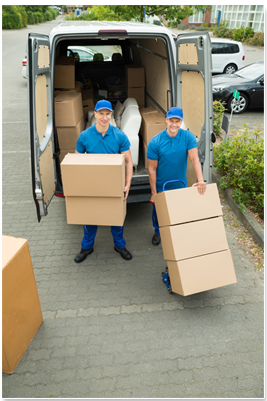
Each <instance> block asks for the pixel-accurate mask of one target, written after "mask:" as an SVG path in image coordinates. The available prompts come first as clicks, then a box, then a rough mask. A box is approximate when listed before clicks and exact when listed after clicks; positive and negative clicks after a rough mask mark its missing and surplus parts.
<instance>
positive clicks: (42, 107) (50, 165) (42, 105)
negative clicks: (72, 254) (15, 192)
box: [28, 33, 56, 222]
mask: <svg viewBox="0 0 267 401" xmlns="http://www.w3.org/2000/svg"><path fill="white" fill-rule="evenodd" d="M28 106H29V107H28V110H29V133H30V146H31V173H32V190H33V199H34V202H35V205H36V210H37V217H38V221H39V222H40V220H41V217H42V216H45V215H47V208H48V205H49V203H50V201H51V199H52V197H53V195H54V193H55V187H56V169H55V160H54V144H53V118H52V108H53V97H52V88H51V62H50V44H49V38H48V36H46V35H39V34H35V33H30V34H29V37H28Z"/></svg>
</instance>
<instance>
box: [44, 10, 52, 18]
mask: <svg viewBox="0 0 267 401" xmlns="http://www.w3.org/2000/svg"><path fill="white" fill-rule="evenodd" d="M44 19H45V21H52V19H53V14H52V13H51V12H50V11H49V10H46V12H45V13H44Z"/></svg>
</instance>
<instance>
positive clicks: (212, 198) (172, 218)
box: [154, 184, 223, 227]
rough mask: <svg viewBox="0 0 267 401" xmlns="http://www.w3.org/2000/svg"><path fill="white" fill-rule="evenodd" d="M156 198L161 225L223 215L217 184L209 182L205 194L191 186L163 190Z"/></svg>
mask: <svg viewBox="0 0 267 401" xmlns="http://www.w3.org/2000/svg"><path fill="white" fill-rule="evenodd" d="M166 188H168V186H166ZM154 200H155V205H156V210H157V217H158V223H159V226H160V227H164V226H171V225H175V224H181V223H188V222H190V221H196V220H202V219H208V218H211V217H215V216H222V215H223V212H222V207H221V202H220V198H219V193H218V189H217V185H216V184H208V185H207V186H206V192H205V194H204V195H200V194H199V192H198V189H197V187H190V188H181V189H175V190H172V191H164V192H161V193H159V194H157V195H156V196H155V197H154Z"/></svg>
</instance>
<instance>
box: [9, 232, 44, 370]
mask: <svg viewBox="0 0 267 401" xmlns="http://www.w3.org/2000/svg"><path fill="white" fill-rule="evenodd" d="M42 321H43V317H42V311H41V306H40V301H39V296H38V292H37V287H36V282H35V277H34V272H33V267H32V261H31V255H30V251H29V246H28V242H27V240H26V239H22V238H14V237H9V236H5V235H3V236H2V371H3V372H4V373H12V372H13V371H14V369H15V367H16V366H17V364H18V362H19V361H20V359H21V357H22V356H23V354H24V352H25V351H26V349H27V347H28V345H29V344H30V342H31V341H32V339H33V337H34V336H35V334H36V332H37V330H38V329H39V327H40V325H41V323H42Z"/></svg>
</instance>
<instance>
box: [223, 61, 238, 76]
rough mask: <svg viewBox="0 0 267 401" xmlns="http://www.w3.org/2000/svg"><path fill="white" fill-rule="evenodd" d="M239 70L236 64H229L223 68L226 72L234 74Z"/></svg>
mask: <svg viewBox="0 0 267 401" xmlns="http://www.w3.org/2000/svg"><path fill="white" fill-rule="evenodd" d="M236 71H237V66H236V65H235V64H232V63H231V64H227V66H226V67H225V69H224V70H223V73H224V74H234V73H235V72H236Z"/></svg>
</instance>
